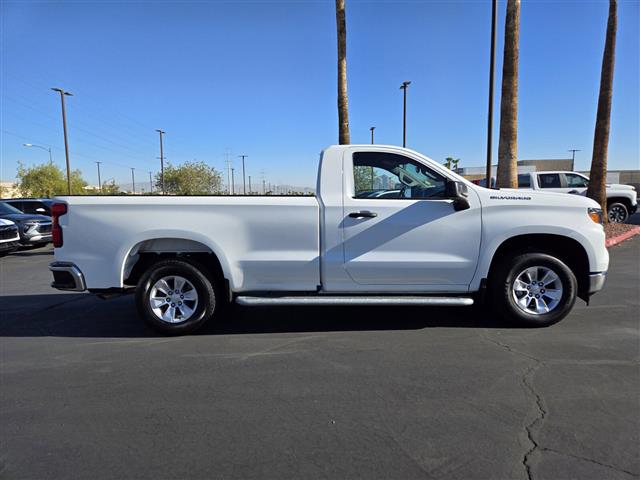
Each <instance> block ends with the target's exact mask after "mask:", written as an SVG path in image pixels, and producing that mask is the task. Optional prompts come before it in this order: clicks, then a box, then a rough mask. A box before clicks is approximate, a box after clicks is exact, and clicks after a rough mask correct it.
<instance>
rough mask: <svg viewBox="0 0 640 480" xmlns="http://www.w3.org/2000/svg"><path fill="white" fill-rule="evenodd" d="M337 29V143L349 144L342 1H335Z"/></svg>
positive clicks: (345, 37) (344, 17)
mask: <svg viewBox="0 0 640 480" xmlns="http://www.w3.org/2000/svg"><path fill="white" fill-rule="evenodd" d="M336 25H337V29H338V142H339V143H340V145H347V144H349V143H351V135H350V134H349V99H348V97H347V24H346V14H345V7H344V0H336Z"/></svg>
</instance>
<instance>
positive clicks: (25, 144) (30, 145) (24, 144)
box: [22, 143, 53, 163]
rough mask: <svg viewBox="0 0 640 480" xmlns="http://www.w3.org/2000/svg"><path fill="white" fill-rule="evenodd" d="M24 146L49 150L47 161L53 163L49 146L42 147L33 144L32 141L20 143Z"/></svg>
mask: <svg viewBox="0 0 640 480" xmlns="http://www.w3.org/2000/svg"><path fill="white" fill-rule="evenodd" d="M22 145H23V146H24V147H35V148H41V149H42V150H46V151H47V152H49V162H50V163H53V157H52V156H51V147H48V148H47V147H43V146H42V145H34V144H33V143H23V144H22Z"/></svg>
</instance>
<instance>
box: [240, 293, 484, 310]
mask: <svg viewBox="0 0 640 480" xmlns="http://www.w3.org/2000/svg"><path fill="white" fill-rule="evenodd" d="M236 303H237V304H239V305H246V306H258V305H260V306H267V305H274V306H275V305H281V306H282V305H285V306H287V305H290V306H294V305H303V306H304V305H327V306H331V305H427V306H432V307H445V306H446V307H466V306H469V305H473V298H468V297H404V296H395V297H389V296H386V297H381V296H370V297H364V296H328V295H310V296H290V297H250V296H246V297H237V298H236Z"/></svg>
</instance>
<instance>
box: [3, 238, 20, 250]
mask: <svg viewBox="0 0 640 480" xmlns="http://www.w3.org/2000/svg"><path fill="white" fill-rule="evenodd" d="M19 246H20V241H19V240H18V239H17V238H16V239H15V240H10V241H8V242H1V243H0V252H6V251H7V250H15V249H17V248H18V247H19Z"/></svg>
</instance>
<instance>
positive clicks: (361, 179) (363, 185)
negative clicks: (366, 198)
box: [353, 165, 374, 192]
mask: <svg viewBox="0 0 640 480" xmlns="http://www.w3.org/2000/svg"><path fill="white" fill-rule="evenodd" d="M353 177H354V181H355V188H356V192H362V191H364V190H374V186H373V184H374V171H373V167H370V166H366V165H357V166H355V167H354V168H353Z"/></svg>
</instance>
